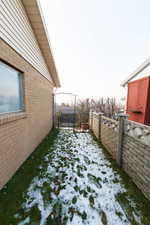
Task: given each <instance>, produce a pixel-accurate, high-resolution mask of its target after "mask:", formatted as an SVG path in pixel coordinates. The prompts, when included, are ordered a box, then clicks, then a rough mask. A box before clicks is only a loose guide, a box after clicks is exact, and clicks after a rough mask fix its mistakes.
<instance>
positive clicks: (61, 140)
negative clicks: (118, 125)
mask: <svg viewBox="0 0 150 225" xmlns="http://www.w3.org/2000/svg"><path fill="white" fill-rule="evenodd" d="M27 224H31V225H122V224H123V225H150V203H149V202H148V201H147V200H146V199H145V197H144V196H143V195H142V194H141V192H140V191H139V190H138V189H137V188H136V186H135V185H134V184H133V183H132V181H131V179H130V178H129V177H128V176H127V175H126V174H125V173H124V172H122V171H120V170H119V169H118V168H117V166H116V164H115V162H114V161H113V160H111V158H110V157H109V155H108V154H107V153H106V152H105V150H103V148H102V147H101V146H100V144H98V143H97V142H96V141H95V140H94V138H93V137H92V136H91V134H89V133H77V135H75V134H74V133H73V131H72V130H65V129H64V130H60V131H58V130H55V131H53V132H52V134H51V135H49V136H48V137H47V138H46V139H45V140H44V141H43V143H42V144H41V145H40V146H39V147H38V149H37V150H36V151H35V152H34V153H33V154H32V156H31V157H30V158H29V159H28V160H27V161H26V162H25V163H24V165H23V166H22V167H21V169H20V170H19V171H18V172H17V173H16V175H15V176H14V177H13V178H12V179H11V181H10V182H9V183H8V184H7V185H6V187H4V188H3V190H1V192H0V225H27Z"/></svg>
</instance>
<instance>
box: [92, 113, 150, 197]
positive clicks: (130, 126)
mask: <svg viewBox="0 0 150 225" xmlns="http://www.w3.org/2000/svg"><path fill="white" fill-rule="evenodd" d="M121 118H122V119H121V120H119V121H120V122H118V121H115V120H112V119H110V118H107V117H104V116H99V121H98V117H97V114H96V115H94V114H93V116H92V114H90V120H89V122H90V129H91V130H92V131H93V132H94V134H95V135H96V136H97V137H100V141H101V143H102V144H103V145H104V146H105V147H106V148H107V150H108V151H109V153H110V154H111V155H112V156H113V158H114V159H116V160H117V161H119V157H118V156H120V155H122V157H120V159H121V160H120V164H121V166H122V167H123V169H124V170H125V171H126V172H127V173H128V174H129V176H130V177H131V178H132V179H133V181H134V182H135V184H136V185H137V186H138V187H139V189H141V191H142V192H143V193H144V195H145V196H146V197H147V198H148V199H149V200H150V127H149V126H145V125H143V124H140V123H136V122H133V121H130V120H127V119H124V118H123V117H121ZM122 122H123V123H122ZM95 124H96V126H95ZM97 126H99V128H100V129H98V128H97ZM98 130H99V133H98ZM120 153H121V154H120Z"/></svg>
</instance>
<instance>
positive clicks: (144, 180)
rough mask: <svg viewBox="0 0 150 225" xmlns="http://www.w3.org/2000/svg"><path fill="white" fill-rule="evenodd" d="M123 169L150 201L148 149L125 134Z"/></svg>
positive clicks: (149, 148) (149, 159) (149, 153)
mask: <svg viewBox="0 0 150 225" xmlns="http://www.w3.org/2000/svg"><path fill="white" fill-rule="evenodd" d="M123 168H124V170H125V171H126V172H127V173H128V174H129V175H130V177H132V179H133V181H134V183H135V184H136V185H137V186H138V187H139V188H140V189H141V190H142V192H143V193H144V194H145V196H146V197H147V198H148V199H149V200H150V147H149V146H147V145H145V144H143V143H141V141H138V140H137V139H135V138H133V137H130V136H128V135H126V134H125V135H124V138H123Z"/></svg>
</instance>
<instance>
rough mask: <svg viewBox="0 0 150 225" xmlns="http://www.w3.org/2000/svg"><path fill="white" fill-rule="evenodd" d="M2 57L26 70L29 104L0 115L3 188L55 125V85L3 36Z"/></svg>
mask: <svg viewBox="0 0 150 225" xmlns="http://www.w3.org/2000/svg"><path fill="white" fill-rule="evenodd" d="M0 58H1V59H3V60H5V61H6V62H7V63H9V64H10V65H12V66H15V67H16V68H17V69H19V70H21V71H23V72H24V74H23V75H24V87H25V108H26V111H25V112H22V113H13V114H8V115H7V114H4V115H3V116H2V115H0V188H2V187H3V185H4V184H5V183H6V182H7V181H8V180H9V179H10V178H11V176H12V175H13V174H14V173H15V171H16V170H17V169H18V168H19V167H20V165H21V164H22V163H23V162H24V161H25V160H26V159H27V157H28V156H29V155H30V154H31V153H32V151H33V150H34V149H35V148H36V147H37V145H38V144H39V143H40V142H41V141H42V139H43V138H44V137H45V136H46V135H47V134H48V133H49V131H50V130H51V128H52V108H53V107H52V90H53V87H52V85H51V83H50V81H48V80H47V79H46V78H45V77H44V76H41V74H40V73H39V72H38V71H37V70H36V69H34V68H33V67H32V66H31V65H30V64H29V63H28V62H27V61H26V60H24V59H23V58H22V57H21V56H20V55H19V54H17V53H16V51H14V50H13V49H12V48H11V47H10V46H9V45H7V44H6V43H5V42H4V41H3V40H0Z"/></svg>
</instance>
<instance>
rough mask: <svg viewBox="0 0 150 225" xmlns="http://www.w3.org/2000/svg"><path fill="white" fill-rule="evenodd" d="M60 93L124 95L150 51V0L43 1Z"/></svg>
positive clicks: (100, 95)
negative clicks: (124, 84)
mask: <svg viewBox="0 0 150 225" xmlns="http://www.w3.org/2000/svg"><path fill="white" fill-rule="evenodd" d="M41 5H42V9H43V13H44V17H45V20H46V25H47V28H48V32H49V37H50V41H51V45H52V49H53V53H54V58H55V62H56V66H57V70H58V74H59V77H60V80H61V85H62V88H61V91H62V90H63V91H67V92H73V93H76V94H78V95H79V96H81V97H92V96H97V97H102V96H116V97H119V98H120V97H122V96H123V95H124V91H123V88H121V87H120V83H121V82H122V81H123V80H124V79H125V78H126V77H127V76H129V75H130V73H132V72H133V71H134V70H135V69H136V68H137V67H138V66H139V65H140V64H141V63H142V62H143V61H145V59H147V58H148V57H149V53H150V29H149V21H150V1H149V0H125V1H124V0H41Z"/></svg>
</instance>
